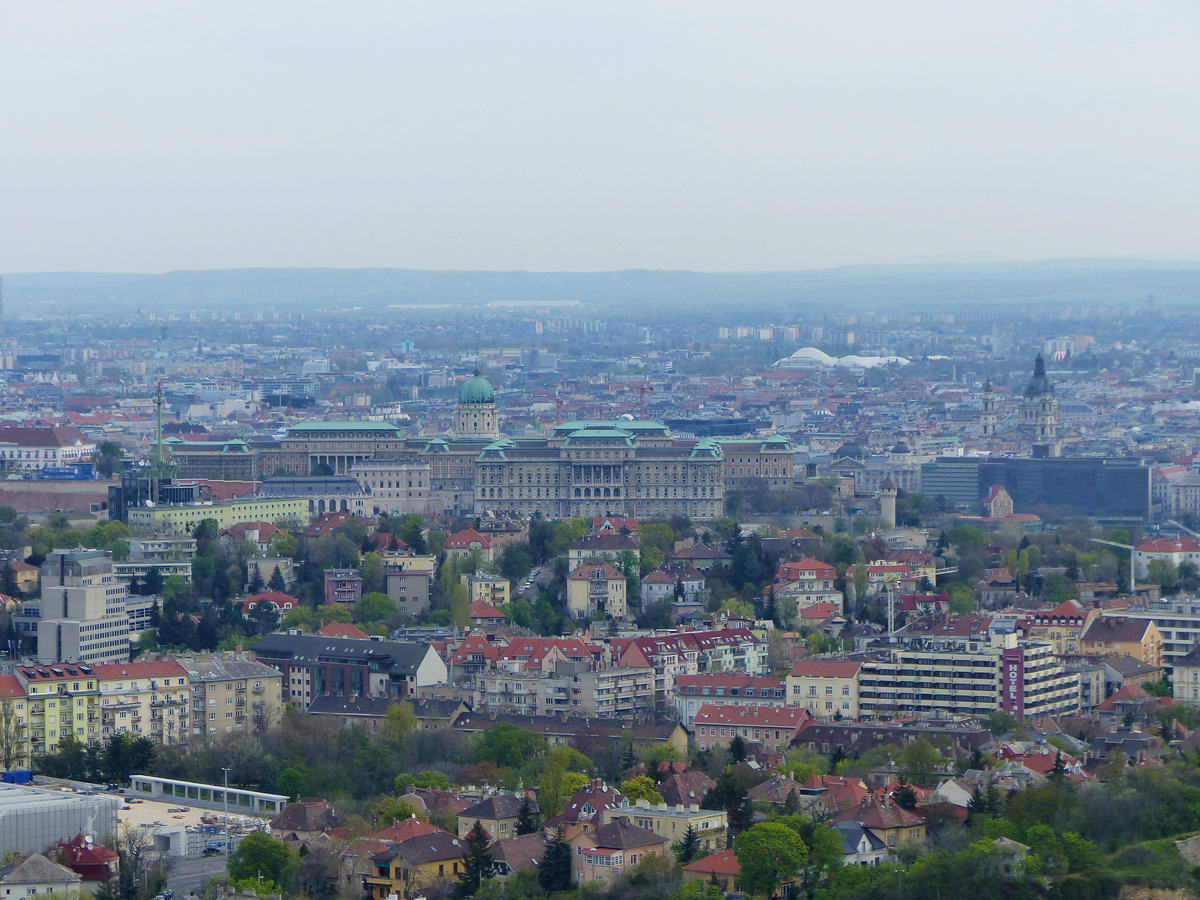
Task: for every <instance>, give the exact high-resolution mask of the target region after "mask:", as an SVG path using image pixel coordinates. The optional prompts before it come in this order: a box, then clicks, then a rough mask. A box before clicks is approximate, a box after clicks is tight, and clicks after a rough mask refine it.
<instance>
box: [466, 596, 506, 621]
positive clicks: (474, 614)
mask: <svg viewBox="0 0 1200 900" xmlns="http://www.w3.org/2000/svg"><path fill="white" fill-rule="evenodd" d="M470 615H471V618H472V619H506V618H507V616H505V615H504V613H502V612H500V610H498V609H496V607H494V606H492V604H490V603H484V602H483V601H482V600H476V601H475V602H474V603H472V604H471V614H470Z"/></svg>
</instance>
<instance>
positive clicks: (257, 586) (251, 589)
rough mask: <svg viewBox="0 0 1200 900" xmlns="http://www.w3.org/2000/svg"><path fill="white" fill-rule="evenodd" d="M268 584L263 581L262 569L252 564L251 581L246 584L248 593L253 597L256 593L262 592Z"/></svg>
mask: <svg viewBox="0 0 1200 900" xmlns="http://www.w3.org/2000/svg"><path fill="white" fill-rule="evenodd" d="M265 587H266V584H264V583H263V577H262V571H261V570H260V569H259V568H258V566H255V565H251V566H250V583H249V584H247V585H246V593H247V594H249V595H250V596H251V597H253V596H254V595H255V594H261V593H262V592H263V588H265Z"/></svg>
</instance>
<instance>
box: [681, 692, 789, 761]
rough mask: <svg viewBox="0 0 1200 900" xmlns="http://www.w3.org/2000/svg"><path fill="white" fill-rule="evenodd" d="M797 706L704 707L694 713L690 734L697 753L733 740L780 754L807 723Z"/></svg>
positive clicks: (708, 705) (724, 745) (706, 705)
mask: <svg viewBox="0 0 1200 900" xmlns="http://www.w3.org/2000/svg"><path fill="white" fill-rule="evenodd" d="M810 718H811V717H810V716H809V714H808V711H807V710H806V709H804V708H803V707H801V706H783V707H777V706H720V705H717V704H715V703H709V704H705V705H704V706H702V707H700V709H699V710H698V711H697V712H696V718H695V721H694V724H693V734H694V736H695V740H696V746H697V747H698V748H699V749H701V750H711V749H714V748H717V747H727V746H729V742H730V741H732V740H733V739H734V738H735V737H740V738H742V740H744V741H746V742H747V743H751V742H753V743H756V744H761V745H763V746H764V747H766V748H768V749H769V750H773V751H783V750H786V749H787V748H788V746H789V745H790V744H791V742H792V738H794V737H795V736H796V734H797V733H799V731H800V730H801V729H802V728H803V727H804V726H805V725H806V724H807V723H808V722H809V720H810Z"/></svg>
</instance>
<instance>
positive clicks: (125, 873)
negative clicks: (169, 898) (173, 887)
mask: <svg viewBox="0 0 1200 900" xmlns="http://www.w3.org/2000/svg"><path fill="white" fill-rule="evenodd" d="M113 849H114V850H116V851H117V863H118V865H117V874H116V875H115V876H113V877H112V878H111V879H109V880H108V881H107V882H105V883H104V885H103V886H102V887H101V888H100V889H99V890H98V891H96V900H148V898H150V897H154V896H155V895H157V894H158V892H159V891H161V890H162V889H163V888H164V887H166V884H167V866H166V863H165V861H164V860H163V858H162V857H161V856H159V855H158V854H157V853H155V852H154V839H153V837H151V835H150V834H149V833H148V832H146V831H143V830H142V829H140V828H131V827H130V826H128V825H126V826H123V827H122V828H121V830H120V831H119V832H118V834H117V835H116V841H115V846H114V847H113Z"/></svg>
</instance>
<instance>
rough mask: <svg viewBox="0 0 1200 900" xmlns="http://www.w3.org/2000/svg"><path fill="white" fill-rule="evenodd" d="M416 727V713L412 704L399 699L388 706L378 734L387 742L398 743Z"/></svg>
mask: <svg viewBox="0 0 1200 900" xmlns="http://www.w3.org/2000/svg"><path fill="white" fill-rule="evenodd" d="M416 728H417V714H416V712H415V711H414V710H413V705H412V704H411V703H409V702H408V701H407V700H401V701H399V702H397V703H393V704H392V705H391V706H389V707H388V711H387V715H386V716H385V717H384V721H383V728H382V729H381V730H380V736H381V737H382V738H383V739H384V740H385V741H388V742H389V743H392V744H400V743H402V742H403V741H404V739H405V738H407V737H408V736H409V735H410V734H412V733H413V731H415V730H416Z"/></svg>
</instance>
